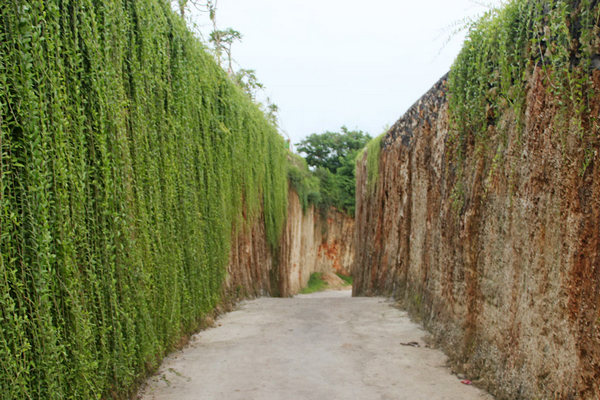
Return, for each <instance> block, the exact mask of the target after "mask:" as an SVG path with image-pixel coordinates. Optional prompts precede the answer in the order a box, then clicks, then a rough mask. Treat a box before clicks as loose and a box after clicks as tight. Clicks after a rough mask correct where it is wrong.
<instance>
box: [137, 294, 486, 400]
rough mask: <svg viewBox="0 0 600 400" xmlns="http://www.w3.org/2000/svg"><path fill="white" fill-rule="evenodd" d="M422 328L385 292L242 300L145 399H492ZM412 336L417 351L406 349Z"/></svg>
mask: <svg viewBox="0 0 600 400" xmlns="http://www.w3.org/2000/svg"><path fill="white" fill-rule="evenodd" d="M424 335H425V332H424V331H423V330H421V329H420V328H419V326H418V325H415V324H413V323H412V322H410V320H409V319H408V317H407V316H406V313H404V312H402V311H399V310H397V309H395V308H392V307H391V305H390V303H389V302H387V301H386V300H384V299H381V298H352V297H350V292H349V291H347V290H346V291H337V292H336V291H330V292H321V293H315V294H312V295H300V296H296V297H295V298H292V299H274V298H262V299H258V300H253V301H249V302H245V303H242V304H241V306H240V308H239V309H238V310H237V311H234V312H231V313H229V314H227V315H225V316H223V317H222V318H220V319H219V320H218V327H216V328H213V329H209V330H206V331H204V332H201V333H199V334H197V335H195V336H194V337H193V338H192V340H191V342H190V345H189V346H188V347H187V348H186V349H184V350H183V351H179V352H176V353H174V354H172V355H171V356H169V357H168V358H167V359H166V360H165V361H164V363H163V365H162V367H161V368H160V370H159V372H158V374H157V375H156V376H155V377H153V378H151V379H150V380H149V381H148V385H147V386H146V387H145V388H144V389H143V390H142V391H141V392H140V394H139V398H141V399H143V400H204V399H206V400H213V399H214V400H308V399H310V400H313V399H314V400H337V399H339V400H349V399H356V400H370V399H378V400H379V399H381V400H387V399H389V400H398V399H410V400H419V399H423V400H442V399H448V400H456V399H460V400H470V399H479V400H480V399H492V397H490V396H489V395H486V394H484V393H483V392H482V391H480V390H478V389H476V388H475V387H473V386H466V385H463V384H461V383H460V381H459V380H458V379H457V378H456V376H453V375H451V374H450V370H449V369H448V368H446V367H445V361H446V357H445V356H444V354H443V353H441V352H440V351H437V350H432V349H428V348H425V347H424V342H423V336H424ZM412 341H416V342H418V343H420V344H421V346H422V347H418V348H417V347H410V346H402V345H401V343H407V342H412Z"/></svg>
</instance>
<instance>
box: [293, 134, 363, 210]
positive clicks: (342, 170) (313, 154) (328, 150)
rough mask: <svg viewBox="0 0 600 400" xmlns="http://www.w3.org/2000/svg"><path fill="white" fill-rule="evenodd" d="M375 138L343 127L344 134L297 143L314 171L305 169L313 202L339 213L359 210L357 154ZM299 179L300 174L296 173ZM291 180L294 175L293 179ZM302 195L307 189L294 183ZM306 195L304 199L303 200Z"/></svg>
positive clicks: (318, 137) (312, 137) (314, 135)
mask: <svg viewBox="0 0 600 400" xmlns="http://www.w3.org/2000/svg"><path fill="white" fill-rule="evenodd" d="M370 139H371V136H369V134H367V133H365V132H362V131H359V130H355V131H352V130H349V129H347V128H346V127H344V126H342V127H341V129H340V132H329V131H328V132H324V133H321V134H316V133H314V134H312V135H310V136H308V137H307V138H306V139H304V140H302V141H301V142H300V143H298V144H297V146H298V151H299V152H300V153H303V154H305V160H306V164H307V165H308V166H310V167H312V168H313V169H312V170H308V169H307V168H304V171H303V172H302V174H304V175H305V176H306V177H307V178H308V179H309V182H310V181H312V182H315V178H316V182H317V183H318V185H314V184H311V185H312V186H311V188H313V189H316V188H318V191H315V190H313V191H312V192H311V196H309V197H308V200H309V201H312V202H313V204H315V205H317V206H318V207H320V208H321V209H322V210H325V211H326V210H327V209H329V207H332V206H333V207H335V208H336V209H338V210H339V211H342V212H346V213H347V214H349V215H352V216H353V215H354V207H355V201H356V199H355V192H356V183H355V180H356V179H355V168H354V165H355V159H356V155H357V153H358V152H359V151H360V149H362V148H363V146H364V145H365V144H366V143H367V142H368V141H369V140H370ZM294 175H296V176H298V175H299V173H298V172H296V171H295V172H294ZM290 177H291V176H290ZM292 184H293V185H294V187H296V188H297V189H299V193H301V192H302V191H303V190H304V189H303V188H302V187H301V186H300V187H298V186H299V185H297V184H295V183H294V180H292ZM302 197H303V196H301V198H302Z"/></svg>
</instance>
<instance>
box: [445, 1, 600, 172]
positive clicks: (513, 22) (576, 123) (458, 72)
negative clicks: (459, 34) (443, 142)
mask: <svg viewBox="0 0 600 400" xmlns="http://www.w3.org/2000/svg"><path fill="white" fill-rule="evenodd" d="M599 54H600V5H599V2H598V1H597V0H551V1H543V2H541V1H532V0H513V1H510V2H509V3H508V4H506V5H505V6H504V7H503V8H501V9H495V10H492V11H490V12H489V13H488V14H487V15H485V16H484V17H483V18H482V19H481V20H479V21H477V22H475V23H473V24H472V25H471V26H470V29H469V33H468V38H467V40H466V42H465V44H464V47H463V49H462V51H461V53H460V54H459V56H458V57H457V59H456V61H455V63H454V65H453V66H452V69H451V72H450V77H449V90H450V96H449V106H450V108H449V110H450V118H451V124H452V135H453V140H454V144H455V146H454V148H455V150H454V158H455V159H456V160H457V161H458V162H459V163H460V162H461V161H462V159H463V157H464V154H463V153H464V151H465V149H466V146H468V145H469V143H471V144H475V145H479V146H482V145H483V146H485V143H486V140H487V138H488V136H489V127H491V126H496V125H497V122H498V120H499V118H500V116H501V115H502V114H503V113H505V112H506V111H508V110H510V112H512V113H513V114H514V116H515V118H516V119H517V121H518V123H519V124H521V123H522V121H523V116H524V115H523V114H524V111H525V107H524V106H525V100H526V98H525V97H526V91H527V87H526V85H527V81H528V79H529V77H530V76H531V74H532V71H533V70H534V68H535V67H540V68H541V69H542V71H543V73H544V76H545V79H546V87H547V88H548V89H549V90H551V91H552V92H553V94H554V95H555V96H556V98H557V99H558V105H559V107H560V112H559V115H558V118H560V119H561V120H562V122H563V123H562V125H563V126H568V129H565V130H564V132H562V133H560V134H564V133H565V132H567V131H569V132H576V135H577V136H578V139H579V140H581V141H582V143H585V142H586V140H587V139H589V138H586V136H588V135H591V134H593V133H592V132H593V129H590V127H591V126H597V123H598V120H597V116H593V115H590V112H589V110H590V108H589V107H590V103H591V102H592V101H593V99H594V98H595V97H596V96H597V93H594V91H593V90H592V89H591V87H592V82H591V79H592V78H591V73H590V71H591V70H592V69H594V68H595V69H597V68H598V65H596V64H597V63H598V61H597V60H598V58H599V57H600V55H599ZM582 147H584V148H585V145H583V146H582ZM495 150H496V149H493V151H492V154H493V156H494V157H495V158H498V157H501V156H502V149H501V148H500V152H499V153H498V152H497V151H495ZM589 159H591V158H590V157H586V160H588V161H587V163H589ZM586 168H587V164H586V161H584V165H582V173H583V172H585V169H586ZM458 174H459V176H460V171H458Z"/></svg>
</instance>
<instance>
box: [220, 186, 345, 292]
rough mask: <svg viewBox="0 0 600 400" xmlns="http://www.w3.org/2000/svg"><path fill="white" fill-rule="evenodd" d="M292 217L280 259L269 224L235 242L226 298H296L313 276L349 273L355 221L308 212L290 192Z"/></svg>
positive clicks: (257, 223) (335, 213) (261, 223)
mask: <svg viewBox="0 0 600 400" xmlns="http://www.w3.org/2000/svg"><path fill="white" fill-rule="evenodd" d="M288 199H289V203H288V217H287V222H286V226H285V230H284V232H283V235H282V237H281V243H280V248H279V254H277V255H273V254H272V252H271V250H270V249H269V246H268V243H267V240H266V236H265V229H264V220H263V218H262V216H261V217H259V218H258V219H257V220H256V221H255V223H254V224H253V225H252V227H251V228H250V229H242V230H241V233H239V234H237V235H236V237H235V238H234V240H233V241H232V248H231V253H230V254H231V255H230V265H229V268H228V276H227V282H226V293H227V294H228V295H229V296H231V297H234V298H246V297H257V296H264V295H280V296H284V297H287V296H291V295H294V294H296V293H298V292H299V291H300V289H302V288H303V287H304V286H306V283H307V282H308V279H309V277H310V275H311V274H312V273H313V272H331V271H335V272H342V273H348V272H349V270H350V269H351V266H352V263H353V262H354V241H353V238H354V220H353V219H352V218H350V217H348V216H347V215H345V214H342V213H340V212H338V211H336V210H335V209H331V210H329V212H328V214H327V217H326V218H327V219H324V217H323V216H321V215H320V213H319V212H318V211H317V210H316V209H315V208H314V207H310V208H309V209H308V210H307V211H306V212H305V213H303V212H302V206H301V205H300V200H299V198H298V195H297V194H296V193H295V192H294V191H293V190H290V191H289V195H288Z"/></svg>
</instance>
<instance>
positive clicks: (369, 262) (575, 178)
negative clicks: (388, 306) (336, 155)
mask: <svg viewBox="0 0 600 400" xmlns="http://www.w3.org/2000/svg"><path fill="white" fill-rule="evenodd" d="M593 74H594V81H595V86H596V89H597V90H598V89H600V72H599V71H594V72H593ZM546 89H547V88H546V87H545V85H544V83H543V77H542V76H541V73H540V72H539V71H536V72H534V73H533V74H532V76H531V77H530V79H529V82H528V87H527V90H528V97H527V104H526V107H527V108H526V112H525V120H524V123H523V124H522V125H519V124H517V122H516V121H515V117H514V116H513V115H512V114H511V112H506V113H505V114H504V115H503V116H502V117H501V118H500V122H499V123H498V124H497V126H490V127H489V129H488V132H487V134H488V137H489V139H488V140H487V141H486V143H485V146H478V147H477V146H475V144H474V143H467V144H466V148H465V151H464V154H465V156H464V162H463V166H462V176H463V179H462V182H464V184H463V185H457V182H458V181H459V178H458V177H457V174H458V171H459V169H458V166H457V165H456V162H455V161H453V158H452V153H451V146H452V143H451V142H449V136H448V130H449V126H448V125H449V123H448V105H447V101H446V91H447V90H446V84H445V80H444V79H442V80H441V81H440V82H439V83H438V84H436V85H435V86H434V88H432V90H431V91H430V92H428V93H427V94H426V95H425V96H424V97H423V98H422V99H421V100H420V101H419V102H418V103H417V104H416V105H415V106H413V108H411V110H409V112H408V113H407V114H406V115H405V116H404V117H403V118H402V119H401V120H400V121H398V123H396V124H395V125H394V126H393V127H392V128H391V130H390V132H389V133H388V134H387V136H386V138H385V139H384V141H383V147H382V150H381V156H380V160H379V171H380V172H379V179H378V182H377V185H376V189H375V191H374V193H370V192H369V190H368V187H367V182H366V179H367V178H366V176H367V172H366V160H365V159H363V160H361V161H359V163H358V167H357V207H356V210H357V211H356V237H355V240H356V254H357V257H356V261H355V264H354V267H353V275H354V278H355V283H354V289H353V290H354V294H355V295H375V294H388V295H392V296H395V297H396V298H398V299H400V300H402V301H403V302H404V304H405V306H406V307H407V308H408V309H409V310H410V311H411V312H412V314H413V316H415V317H418V318H420V319H422V321H423V322H424V324H425V325H426V326H427V327H428V328H429V329H430V330H431V331H432V332H433V333H434V336H435V337H436V339H437V340H438V341H439V343H440V344H441V345H442V347H443V348H444V349H445V351H446V352H447V353H448V354H449V355H450V357H451V359H452V361H453V363H454V364H455V366H457V367H458V369H459V370H462V371H463V372H466V373H467V374H468V376H469V377H471V378H473V379H480V383H481V384H482V385H484V386H486V387H487V388H489V389H490V390H491V391H492V392H494V393H496V394H497V396H498V398H499V399H516V398H526V399H534V398H544V399H555V398H556V399H571V398H582V399H598V398H599V396H600V313H599V305H600V157H599V154H598V153H599V151H600V144H599V141H598V139H597V138H598V137H599V136H600V132H599V130H598V126H597V123H595V125H590V126H586V127H584V128H585V129H588V130H593V131H594V132H595V135H587V136H588V137H592V136H595V138H596V139H591V140H587V139H581V138H580V137H579V136H578V135H576V134H574V133H573V132H572V130H571V126H570V124H569V117H568V116H564V115H559V112H558V106H557V100H556V99H555V98H554V97H553V96H552V95H551V94H549V91H548V90H546ZM592 109H593V112H594V113H595V114H594V115H596V116H597V115H599V114H600V101H599V102H598V104H595V105H593V106H592ZM565 118H566V122H565ZM519 126H520V127H519ZM586 157H587V158H586ZM584 160H587V161H589V162H588V166H587V169H585V170H584V169H583V168H582V166H583V165H584V164H585V163H584Z"/></svg>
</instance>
